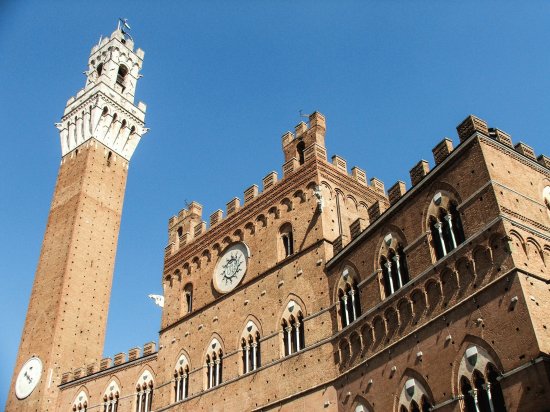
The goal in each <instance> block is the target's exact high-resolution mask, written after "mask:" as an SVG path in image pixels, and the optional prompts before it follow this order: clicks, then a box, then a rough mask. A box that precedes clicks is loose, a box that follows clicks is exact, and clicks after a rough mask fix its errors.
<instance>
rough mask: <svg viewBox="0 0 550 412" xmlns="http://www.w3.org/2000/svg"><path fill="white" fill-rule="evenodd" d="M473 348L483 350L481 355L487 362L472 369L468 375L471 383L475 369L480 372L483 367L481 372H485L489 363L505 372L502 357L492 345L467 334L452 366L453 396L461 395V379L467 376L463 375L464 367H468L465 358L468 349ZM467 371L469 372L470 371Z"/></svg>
mask: <svg viewBox="0 0 550 412" xmlns="http://www.w3.org/2000/svg"><path fill="white" fill-rule="evenodd" d="M471 346H477V347H478V349H479V348H480V349H481V350H480V351H479V353H481V356H482V357H484V359H485V360H484V361H483V362H482V363H479V364H477V363H476V365H474V366H473V367H471V373H469V375H466V377H467V378H468V379H469V380H470V382H472V376H471V375H472V374H473V372H474V370H475V369H478V370H479V369H480V367H481V370H483V371H485V368H486V365H487V364H488V363H492V364H493V365H495V367H496V368H497V369H498V370H500V371H502V370H504V368H503V366H502V362H501V361H500V357H499V356H498V354H497V353H496V351H495V350H494V349H493V347H492V346H491V344H489V342H487V341H485V340H484V339H482V338H480V337H478V336H474V335H469V334H467V335H466V336H464V339H463V340H462V342H461V343H460V346H459V348H458V351H457V352H456V356H455V359H454V361H453V366H452V377H451V379H452V381H451V385H452V391H453V395H455V396H456V395H459V394H460V378H461V377H462V376H465V375H464V373H463V371H464V367H465V366H466V365H465V364H464V360H465V359H464V356H465V353H466V349H467V348H468V347H471ZM482 364H484V365H485V366H481V365H482ZM461 367H462V368H461ZM466 370H467V371H468V369H466Z"/></svg>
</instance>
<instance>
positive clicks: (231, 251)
mask: <svg viewBox="0 0 550 412" xmlns="http://www.w3.org/2000/svg"><path fill="white" fill-rule="evenodd" d="M249 255H250V253H249V251H248V246H246V245H245V244H244V243H242V242H239V243H235V244H233V245H231V246H229V247H228V248H227V249H225V251H224V252H223V254H222V256H221V257H220V259H219V260H218V263H216V268H215V269H214V279H213V281H214V287H215V288H216V290H217V291H218V292H220V293H227V292H230V291H232V290H233V289H235V287H236V286H237V285H238V284H239V283H241V280H242V279H243V277H244V274H245V273H246V267H247V263H248V257H249Z"/></svg>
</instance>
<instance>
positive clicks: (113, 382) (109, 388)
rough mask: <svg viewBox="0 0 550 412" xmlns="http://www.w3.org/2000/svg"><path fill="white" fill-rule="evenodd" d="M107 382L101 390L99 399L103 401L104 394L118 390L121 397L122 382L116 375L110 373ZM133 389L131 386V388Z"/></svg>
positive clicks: (107, 394)
mask: <svg viewBox="0 0 550 412" xmlns="http://www.w3.org/2000/svg"><path fill="white" fill-rule="evenodd" d="M108 382H109V383H108V384H107V385H105V386H104V389H103V390H102V391H101V395H100V399H101V401H102V402H103V399H104V397H105V396H109V395H110V394H111V393H113V394H115V393H116V392H118V394H119V398H122V390H123V387H122V384H121V382H120V379H119V378H118V377H117V376H116V375H111V376H110V377H109V379H108ZM132 390H133V388H132Z"/></svg>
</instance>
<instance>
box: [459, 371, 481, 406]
mask: <svg viewBox="0 0 550 412" xmlns="http://www.w3.org/2000/svg"><path fill="white" fill-rule="evenodd" d="M460 393H462V396H463V397H464V398H463V400H464V412H479V411H478V410H477V406H476V401H475V399H474V392H473V391H472V385H471V384H470V381H469V380H468V378H466V377H465V376H463V377H462V379H461V380H460Z"/></svg>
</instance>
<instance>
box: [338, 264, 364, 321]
mask: <svg viewBox="0 0 550 412" xmlns="http://www.w3.org/2000/svg"><path fill="white" fill-rule="evenodd" d="M349 272H350V269H348V268H346V269H344V272H343V274H342V279H341V280H340V287H339V288H338V301H339V304H340V321H341V323H342V327H346V326H348V325H349V324H350V323H352V322H354V321H355V320H356V319H357V318H358V317H359V316H360V315H361V298H360V295H359V289H358V288H357V282H356V280H355V279H353V278H352V277H351V276H350V275H349Z"/></svg>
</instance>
